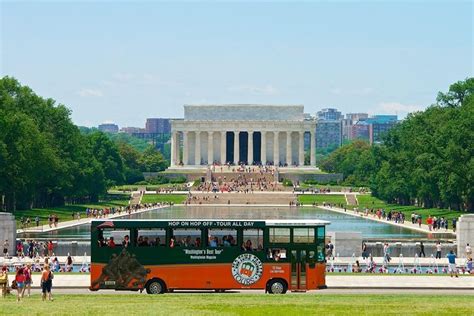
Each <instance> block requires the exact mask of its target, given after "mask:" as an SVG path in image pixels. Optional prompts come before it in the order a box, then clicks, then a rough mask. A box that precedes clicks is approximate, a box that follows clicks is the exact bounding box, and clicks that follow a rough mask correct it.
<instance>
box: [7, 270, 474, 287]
mask: <svg viewBox="0 0 474 316" xmlns="http://www.w3.org/2000/svg"><path fill="white" fill-rule="evenodd" d="M12 278H13V275H10V276H9V279H10V280H11V279H12ZM40 278H41V276H40V275H39V274H33V288H38V287H39V284H40ZM326 284H327V286H328V288H360V289H363V288H385V289H423V288H425V289H446V288H449V289H473V290H474V276H467V275H461V276H460V277H459V278H451V277H449V276H446V275H430V276H426V275H413V276H411V275H386V274H373V275H357V274H353V275H352V274H351V275H334V274H330V275H327V276H326ZM89 285H90V275H89V274H80V273H78V274H60V273H56V274H55V276H54V280H53V288H87V287H89Z"/></svg>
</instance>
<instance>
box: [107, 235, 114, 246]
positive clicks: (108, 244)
mask: <svg viewBox="0 0 474 316" xmlns="http://www.w3.org/2000/svg"><path fill="white" fill-rule="evenodd" d="M107 246H109V247H110V248H115V241H114V237H110V238H109V241H108V242H107Z"/></svg>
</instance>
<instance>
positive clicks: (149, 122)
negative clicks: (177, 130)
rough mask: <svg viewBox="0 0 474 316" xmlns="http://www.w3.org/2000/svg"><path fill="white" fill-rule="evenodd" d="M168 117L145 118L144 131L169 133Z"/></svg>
mask: <svg viewBox="0 0 474 316" xmlns="http://www.w3.org/2000/svg"><path fill="white" fill-rule="evenodd" d="M170 120H171V119H169V118H147V119H146V125H145V133H148V134H170V133H171V123H170Z"/></svg>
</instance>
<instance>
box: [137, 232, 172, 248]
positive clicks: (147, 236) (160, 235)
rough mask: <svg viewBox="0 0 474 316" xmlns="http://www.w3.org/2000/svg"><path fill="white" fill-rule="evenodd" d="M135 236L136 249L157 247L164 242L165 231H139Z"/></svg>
mask: <svg viewBox="0 0 474 316" xmlns="http://www.w3.org/2000/svg"><path fill="white" fill-rule="evenodd" d="M137 236H138V239H137V246H138V247H149V246H152V247H159V246H164V245H165V242H166V231H165V230H164V229H162V228H150V229H139V230H138V233H137Z"/></svg>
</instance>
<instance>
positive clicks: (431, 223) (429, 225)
mask: <svg viewBox="0 0 474 316" xmlns="http://www.w3.org/2000/svg"><path fill="white" fill-rule="evenodd" d="M426 224H428V229H429V230H431V228H432V227H433V218H432V217H431V215H430V216H428V218H427V219H426Z"/></svg>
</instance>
